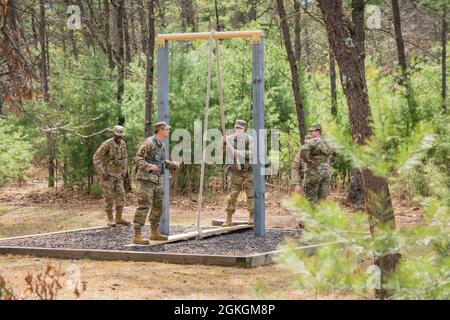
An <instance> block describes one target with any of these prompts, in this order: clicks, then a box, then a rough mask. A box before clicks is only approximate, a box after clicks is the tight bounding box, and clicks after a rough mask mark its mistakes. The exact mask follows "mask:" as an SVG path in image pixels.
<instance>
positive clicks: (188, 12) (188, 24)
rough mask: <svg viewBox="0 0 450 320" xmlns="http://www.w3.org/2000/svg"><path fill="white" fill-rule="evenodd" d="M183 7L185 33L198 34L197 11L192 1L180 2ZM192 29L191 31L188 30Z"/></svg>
mask: <svg viewBox="0 0 450 320" xmlns="http://www.w3.org/2000/svg"><path fill="white" fill-rule="evenodd" d="M180 7H181V29H182V30H183V32H187V31H188V32H196V31H197V26H196V24H195V9H194V3H193V1H192V0H180ZM188 29H190V30H188Z"/></svg>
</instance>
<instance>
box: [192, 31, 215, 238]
mask: <svg viewBox="0 0 450 320" xmlns="http://www.w3.org/2000/svg"><path fill="white" fill-rule="evenodd" d="M214 33H215V31H214V30H213V31H211V35H210V37H209V41H208V43H209V58H208V77H207V80H206V97H205V120H204V128H203V130H204V131H203V140H202V160H201V164H200V190H199V192H198V200H197V215H196V217H195V227H196V230H197V231H198V239H201V238H202V237H203V231H202V228H201V227H200V216H201V212H202V204H203V184H204V180H205V161H206V159H205V158H206V140H207V137H208V115H209V96H210V92H211V69H212V59H213V48H212V44H213V42H212V40H213V37H214Z"/></svg>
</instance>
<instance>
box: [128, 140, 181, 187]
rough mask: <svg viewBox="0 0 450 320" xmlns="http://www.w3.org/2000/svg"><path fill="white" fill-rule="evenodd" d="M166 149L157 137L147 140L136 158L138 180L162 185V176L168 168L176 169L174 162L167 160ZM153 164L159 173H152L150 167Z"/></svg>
mask: <svg viewBox="0 0 450 320" xmlns="http://www.w3.org/2000/svg"><path fill="white" fill-rule="evenodd" d="M165 149H166V146H165V144H164V142H162V141H159V140H158V139H157V138H156V136H151V137H149V138H147V139H145V141H144V143H143V144H142V145H141V146H140V148H139V150H138V152H137V154H136V157H134V161H135V162H136V165H137V173H136V179H137V180H149V181H152V182H155V183H161V181H162V180H161V176H162V175H163V174H164V170H165V169H166V168H167V169H172V170H175V169H176V166H175V164H173V162H172V161H169V160H166V156H165ZM152 164H154V165H156V166H158V172H153V171H152V172H150V165H152Z"/></svg>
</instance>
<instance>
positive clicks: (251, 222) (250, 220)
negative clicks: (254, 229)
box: [248, 212, 255, 225]
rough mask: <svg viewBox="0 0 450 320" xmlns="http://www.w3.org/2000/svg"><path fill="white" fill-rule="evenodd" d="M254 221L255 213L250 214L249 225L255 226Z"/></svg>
mask: <svg viewBox="0 0 450 320" xmlns="http://www.w3.org/2000/svg"><path fill="white" fill-rule="evenodd" d="M254 221H255V218H254V216H253V212H250V213H249V214H248V224H249V225H253V224H254Z"/></svg>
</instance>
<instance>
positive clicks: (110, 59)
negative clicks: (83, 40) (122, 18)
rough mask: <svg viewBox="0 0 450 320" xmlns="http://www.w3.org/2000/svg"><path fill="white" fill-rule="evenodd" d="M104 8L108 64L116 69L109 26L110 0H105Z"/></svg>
mask: <svg viewBox="0 0 450 320" xmlns="http://www.w3.org/2000/svg"><path fill="white" fill-rule="evenodd" d="M103 8H104V11H105V17H104V31H105V34H104V37H105V43H106V51H107V54H108V65H109V68H110V69H114V65H115V63H114V58H113V52H112V45H111V40H110V37H111V33H110V26H109V21H110V20H109V19H110V17H111V12H110V7H109V0H103Z"/></svg>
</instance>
